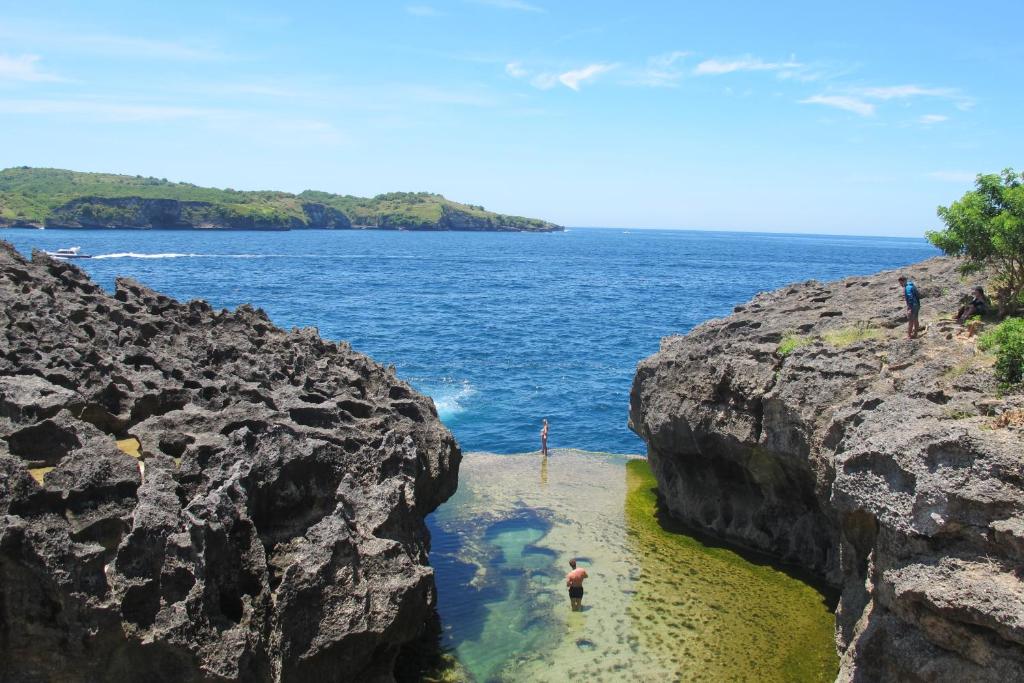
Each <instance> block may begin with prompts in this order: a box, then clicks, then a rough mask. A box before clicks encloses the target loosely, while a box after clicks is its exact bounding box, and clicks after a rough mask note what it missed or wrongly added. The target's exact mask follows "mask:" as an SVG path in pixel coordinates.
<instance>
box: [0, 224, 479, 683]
mask: <svg viewBox="0 0 1024 683" xmlns="http://www.w3.org/2000/svg"><path fill="white" fill-rule="evenodd" d="M0 319H2V320H3V327H4V331H3V333H2V334H0V680H2V681H18V682H22V681H27V682H36V681H40V682H45V681H97V680H150V681H240V680H245V681H314V680H315V681H320V680H324V681H328V680H366V681H374V680H382V681H386V680H391V679H392V671H393V669H394V666H395V661H396V657H397V656H398V653H399V651H400V649H401V647H402V646H403V644H405V643H408V642H410V641H412V640H414V639H416V638H417V637H419V636H420V635H421V633H422V632H423V627H424V623H425V622H426V621H427V619H428V618H429V617H430V616H431V614H432V613H433V606H434V604H435V588H434V578H433V571H432V570H431V568H430V566H429V564H428V558H427V551H428V549H429V534H428V532H427V529H426V527H425V525H424V522H423V520H424V517H425V516H426V515H427V514H429V513H430V512H431V511H433V510H434V509H435V508H436V507H437V506H438V505H439V504H440V503H442V502H443V501H444V500H446V499H447V498H448V497H449V496H450V495H452V493H453V492H454V491H455V488H456V485H457V475H458V468H459V462H460V459H461V453H460V450H459V447H458V445H457V444H456V442H455V440H454V439H453V437H452V436H451V434H450V433H449V432H448V431H447V430H446V429H445V428H444V427H443V426H442V425H441V423H440V421H439V420H438V417H437V412H436V410H435V408H434V405H433V403H432V402H431V401H430V399H428V398H426V397H423V396H421V395H419V394H417V393H416V392H415V391H413V390H412V389H411V388H410V387H409V386H408V385H407V384H405V383H404V382H402V381H401V380H399V379H397V378H396V377H395V375H394V372H393V370H392V369H390V368H384V367H381V366H380V365H378V364H376V363H375V362H373V361H372V360H371V359H370V358H368V357H366V356H364V355H362V354H359V353H356V352H354V351H352V349H351V348H350V347H349V346H348V345H347V344H345V343H343V342H342V343H332V342H327V341H324V340H322V339H321V338H320V337H319V336H318V334H317V333H316V330H313V329H302V330H292V331H291V332H285V331H282V330H280V329H277V328H276V327H274V325H273V324H272V323H271V322H270V321H269V320H268V319H267V316H266V315H265V314H264V313H263V312H262V311H261V310H258V309H253V308H250V307H247V306H243V307H240V308H239V309H238V310H237V311H234V312H229V311H225V310H221V311H215V310H213V309H211V308H210V307H209V306H208V305H207V304H206V303H204V302H202V301H191V302H188V303H178V302H176V301H174V300H172V299H170V298H168V297H166V296H162V295H160V294H158V293H156V292H153V291H151V290H149V289H147V288H145V287H144V286H142V285H140V284H138V283H136V282H133V281H131V280H123V279H122V280H118V281H117V285H116V290H115V291H114V292H113V293H112V294H108V293H105V292H104V291H103V290H102V289H101V288H100V287H98V286H97V285H95V284H94V283H92V282H91V281H90V280H89V279H88V278H87V276H86V275H85V274H84V273H83V272H82V271H81V270H79V269H77V268H76V267H74V266H72V265H69V264H66V263H62V262H59V261H56V260H52V259H50V258H49V257H47V256H46V255H44V254H41V253H39V252H36V253H35V254H33V258H32V260H31V261H28V260H25V259H24V258H22V257H21V256H20V255H19V254H17V252H15V251H14V249H13V248H12V247H11V246H10V245H8V244H6V243H3V242H0Z"/></svg>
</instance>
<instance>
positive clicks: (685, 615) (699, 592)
mask: <svg viewBox="0 0 1024 683" xmlns="http://www.w3.org/2000/svg"><path fill="white" fill-rule="evenodd" d="M626 487H627V492H626V521H627V525H628V530H629V536H630V540H631V542H632V546H633V553H634V556H635V557H636V558H637V559H638V560H639V565H640V568H641V571H640V575H639V579H638V581H637V591H636V594H635V595H634V597H633V601H632V604H631V605H630V607H629V616H630V618H631V620H632V621H633V623H634V624H635V628H636V631H637V634H638V637H639V638H640V643H641V648H642V649H643V650H645V651H646V652H648V653H649V654H650V656H652V657H657V658H660V659H661V660H662V662H663V664H662V666H663V667H664V668H665V669H666V670H667V671H671V670H674V671H675V673H676V675H678V676H680V677H681V678H684V679H686V680H694V679H704V680H757V681H831V680H834V679H835V676H836V672H837V671H838V669H839V658H838V656H837V655H836V652H835V646H834V645H833V641H832V637H833V631H834V630H835V617H834V616H833V615H832V613H831V611H830V610H829V608H828V605H827V604H826V600H825V599H824V597H823V596H822V595H821V594H820V593H819V592H818V591H817V590H815V589H814V588H813V587H812V586H809V585H808V584H806V583H803V582H802V581H800V580H798V579H795V578H792V577H790V576H789V575H787V574H786V573H784V572H782V571H779V570H778V569H775V568H773V567H771V566H769V565H766V564H758V563H752V562H749V561H747V560H746V559H744V558H743V557H742V556H740V555H739V554H737V553H736V552H734V551H732V550H729V549H727V548H722V547H714V546H709V545H705V544H703V543H702V542H700V541H698V540H697V539H694V538H693V537H691V536H687V535H685V534H683V533H678V532H675V531H671V530H669V529H667V528H666V526H665V525H663V524H662V523H661V522H659V520H658V517H659V516H660V515H659V510H658V502H657V493H656V490H657V482H656V481H655V479H654V475H653V474H652V473H651V468H650V466H649V465H648V463H647V461H646V460H633V461H630V462H628V463H626Z"/></svg>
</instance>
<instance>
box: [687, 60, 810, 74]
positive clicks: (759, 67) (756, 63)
mask: <svg viewBox="0 0 1024 683" xmlns="http://www.w3.org/2000/svg"><path fill="white" fill-rule="evenodd" d="M803 66H804V65H803V64H801V63H800V62H798V61H796V60H795V59H793V58H790V60H789V61H786V62H766V61H764V60H763V59H761V58H759V57H750V56H746V57H738V58H736V59H717V58H716V59H705V60H704V61H703V62H701V63H700V64H698V65H697V67H696V68H695V69H694V70H693V73H694V74H696V75H697V76H719V75H722V74H730V73H733V72H736V71H782V70H783V69H799V68H802V67H803Z"/></svg>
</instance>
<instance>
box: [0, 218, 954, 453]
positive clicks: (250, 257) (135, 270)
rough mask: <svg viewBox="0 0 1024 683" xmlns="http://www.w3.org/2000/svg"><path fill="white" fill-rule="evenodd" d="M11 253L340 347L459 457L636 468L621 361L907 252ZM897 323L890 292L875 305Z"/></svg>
mask: <svg viewBox="0 0 1024 683" xmlns="http://www.w3.org/2000/svg"><path fill="white" fill-rule="evenodd" d="M0 238H2V239H5V240H7V241H10V242H12V243H13V244H14V245H15V246H16V247H17V248H18V249H19V250H20V251H21V252H22V253H25V254H28V253H29V252H30V251H31V250H32V249H33V248H42V249H49V250H54V249H57V248H60V247H68V246H81V247H82V251H83V253H87V254H91V255H93V257H94V258H91V259H86V260H81V261H78V262H77V263H78V264H79V265H80V266H81V267H82V268H84V269H85V270H86V271H87V272H88V273H89V274H90V275H91V276H92V277H93V278H95V279H96V280H97V281H98V282H100V283H101V284H102V285H103V286H104V287H107V288H111V287H113V283H114V279H115V278H117V277H121V276H127V277H132V278H135V279H137V280H140V281H141V282H143V283H145V284H146V285H148V286H150V287H153V288H154V289H157V290H159V291H161V292H164V293H166V294H169V295H171V296H174V297H176V298H178V299H182V300H185V299H192V298H200V299H205V300H206V301H208V302H209V303H210V304H212V305H214V306H216V307H227V308H233V307H235V306H238V305H240V304H243V303H252V304H253V305H255V306H259V307H261V308H263V309H264V310H266V311H267V313H268V314H269V315H270V317H271V319H272V320H273V321H274V322H275V323H276V324H277V325H279V326H282V327H285V328H289V327H292V326H299V327H306V326H314V327H317V328H318V329H319V331H320V334H321V335H322V336H324V337H326V338H328V339H333V340H341V339H344V340H348V341H349V342H351V344H352V346H353V347H354V348H355V349H357V350H359V351H362V352H364V353H367V354H369V355H370V356H372V357H373V358H374V359H376V360H377V361H379V362H381V363H385V364H393V365H394V366H395V368H396V370H397V372H398V374H399V376H400V377H402V378H403V379H405V380H407V381H408V382H410V383H411V384H412V385H413V386H415V387H416V388H417V389H419V390H420V391H422V392H424V393H426V394H429V395H430V396H431V397H432V398H433V399H434V402H435V404H436V405H437V409H438V412H439V413H440V415H441V418H442V420H443V421H444V422H445V424H446V425H447V426H448V427H449V428H450V429H451V430H452V432H453V433H454V434H455V436H456V437H457V438H458V440H459V442H460V444H461V445H462V447H463V449H464V450H465V451H487V452H491V453H505V454H507V453H517V452H524V451H532V450H536V449H537V448H538V447H539V443H538V434H539V431H540V425H541V420H542V419H543V418H547V419H548V421H549V422H550V425H551V427H550V440H549V444H550V446H551V447H553V448H572V449H579V450H583V451H599V452H607V453H620V454H628V453H643V452H644V445H643V443H642V442H641V441H640V439H638V438H637V437H636V436H635V435H634V434H632V432H630V431H629V429H628V428H627V426H626V420H627V413H628V408H629V387H630V383H631V381H632V377H633V372H634V369H635V366H636V363H637V362H638V361H640V360H641V359H643V358H645V357H646V356H648V355H650V354H651V353H654V352H655V351H657V349H658V343H659V340H660V339H661V338H662V337H664V336H666V335H671V334H682V333H685V332H687V331H688V330H690V329H691V328H692V327H694V326H695V325H697V324H699V323H700V322H702V321H704V320H707V319H708V318H714V317H719V316H724V315H727V314H728V313H729V312H730V311H731V310H732V307H733V306H734V305H736V304H739V303H742V302H744V301H746V300H747V299H749V298H750V297H752V296H753V295H754V294H756V293H757V292H759V291H762V290H770V289H774V288H777V287H780V286H782V285H784V284H786V283H789V282H794V281H802V280H808V279H818V280H831V279H835V278H841V277H844V276H847V275H855V274H868V273H873V272H875V271H878V270H882V269H887V268H898V267H902V266H905V265H907V264H910V263H913V262H915V261H919V260H921V259H924V258H928V257H930V256H934V255H937V253H938V252H937V251H936V250H935V249H934V248H933V247H931V246H930V245H929V244H928V243H927V242H926V241H925V240H923V239H902V238H884V237H836V236H811V235H788V234H762V233H739V232H698V231H684V230H641V229H598V228H574V229H570V230H567V231H566V232H564V233H548V234H526V233H468V232H467V233H460V232H447V233H427V232H389V231H320V230H313V231H292V232H221V231H174V230H151V231H126V230H117V231H111V230H13V229H10V230H0ZM879 306H883V307H884V306H891V307H892V308H893V309H894V310H895V309H898V308H900V306H901V303H900V300H899V292H898V290H897V288H896V286H895V285H894V287H893V298H892V301H880V302H879Z"/></svg>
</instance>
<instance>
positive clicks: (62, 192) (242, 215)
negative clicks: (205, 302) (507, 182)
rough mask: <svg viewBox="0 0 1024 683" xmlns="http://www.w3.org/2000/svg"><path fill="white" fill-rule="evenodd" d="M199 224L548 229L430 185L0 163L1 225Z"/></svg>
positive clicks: (287, 227) (208, 226)
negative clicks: (229, 178) (252, 182)
mask: <svg viewBox="0 0 1024 683" xmlns="http://www.w3.org/2000/svg"><path fill="white" fill-rule="evenodd" d="M4 227H9V228H134V229H152V228H162V229H203V230H300V229H330V230H347V229H351V228H364V229H365V228H373V229H378V230H472V231H501V232H554V231H558V230H562V229H563V228H562V227H561V226H559V225H555V224H554V223H549V222H548V221H543V220H540V219H536V218H524V217H522V216H510V215H507V214H501V213H495V212H493V211H487V210H486V209H484V207H482V206H477V205H474V204H463V203H460V202H456V201H452V200H450V199H447V198H445V197H443V196H441V195H439V194H434V193H431V192H388V193H385V194H380V195H377V196H375V197H354V196H352V195H339V194H333V193H330V192H319V191H315V190H306V191H304V192H301V193H299V194H292V193H289V192H279V191H273V190H270V191H255V192H243V191H238V190H233V189H230V188H229V189H219V188H213V187H199V186H198V185H193V184H192V183H175V182H170V181H168V180H166V179H163V178H144V177H142V176H128V175H115V174H110V173H81V172H78V171H66V170H63V169H57V168H29V167H20V168H7V169H3V170H0V228H4Z"/></svg>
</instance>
